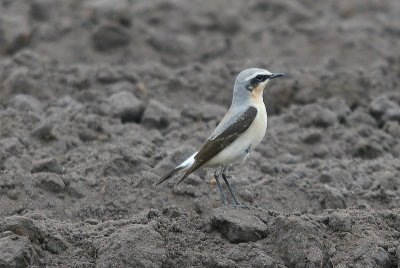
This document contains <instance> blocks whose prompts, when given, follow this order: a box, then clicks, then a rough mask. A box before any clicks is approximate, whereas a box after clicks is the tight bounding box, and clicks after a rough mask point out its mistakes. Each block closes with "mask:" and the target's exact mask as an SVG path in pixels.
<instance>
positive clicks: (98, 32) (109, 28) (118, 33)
mask: <svg viewBox="0 0 400 268" xmlns="http://www.w3.org/2000/svg"><path fill="white" fill-rule="evenodd" d="M129 42H130V35H129V33H128V32H127V31H126V29H124V28H123V27H122V26H121V25H118V24H115V23H106V24H102V25H100V26H98V27H97V28H96V29H95V31H94V32H93V34H92V44H93V48H94V49H95V50H97V51H101V52H105V51H109V50H111V49H115V48H118V47H123V46H127V45H128V44H129Z"/></svg>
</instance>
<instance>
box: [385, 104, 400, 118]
mask: <svg viewBox="0 0 400 268" xmlns="http://www.w3.org/2000/svg"><path fill="white" fill-rule="evenodd" d="M383 120H385V121H387V120H391V121H397V122H400V107H397V108H393V109H389V110H387V112H386V114H385V117H384V119H383Z"/></svg>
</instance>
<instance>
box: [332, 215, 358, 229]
mask: <svg viewBox="0 0 400 268" xmlns="http://www.w3.org/2000/svg"><path fill="white" fill-rule="evenodd" d="M328 219H329V223H328V226H329V227H330V228H332V229H333V230H334V231H336V232H351V228H352V226H353V221H352V220H351V217H350V216H349V215H348V214H346V213H339V212H334V213H332V214H330V215H329V217H328Z"/></svg>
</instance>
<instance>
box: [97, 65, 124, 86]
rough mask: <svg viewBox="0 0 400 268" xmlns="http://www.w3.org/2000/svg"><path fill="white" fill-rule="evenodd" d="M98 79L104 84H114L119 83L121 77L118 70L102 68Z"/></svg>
mask: <svg viewBox="0 0 400 268" xmlns="http://www.w3.org/2000/svg"><path fill="white" fill-rule="evenodd" d="M96 78H97V80H99V82H102V83H113V82H116V81H118V80H119V79H120V78H121V77H120V75H119V74H118V73H117V72H116V70H115V69H113V68H111V67H110V66H101V67H99V69H98V70H97V72H96Z"/></svg>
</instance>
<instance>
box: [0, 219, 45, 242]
mask: <svg viewBox="0 0 400 268" xmlns="http://www.w3.org/2000/svg"><path fill="white" fill-rule="evenodd" d="M4 231H10V232H13V233H14V234H16V235H19V236H26V237H27V238H29V240H30V241H32V242H37V241H38V239H39V238H40V230H39V228H38V227H37V226H36V224H35V222H34V221H33V220H32V219H31V218H28V217H25V216H11V217H7V218H5V219H4V220H3V222H1V226H0V233H1V232H4Z"/></svg>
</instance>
